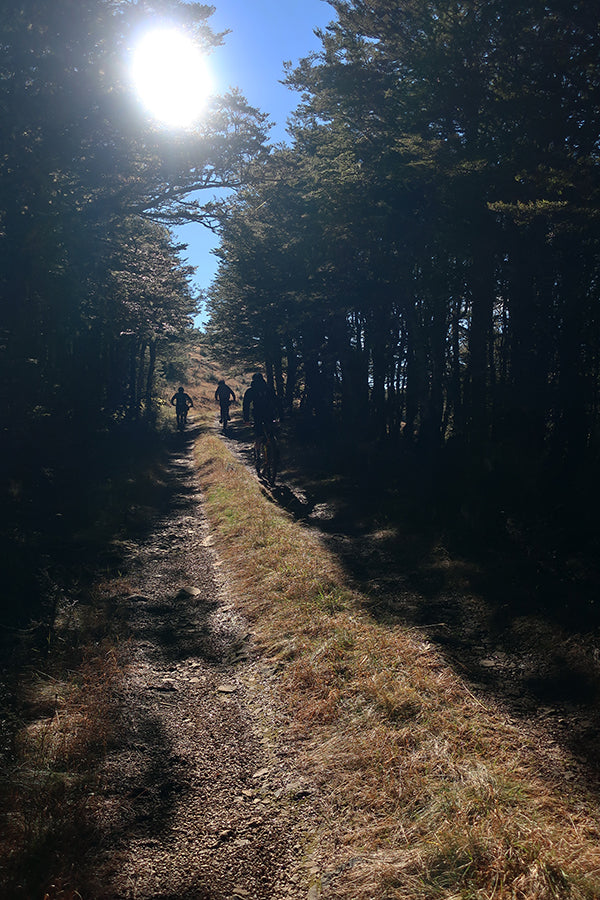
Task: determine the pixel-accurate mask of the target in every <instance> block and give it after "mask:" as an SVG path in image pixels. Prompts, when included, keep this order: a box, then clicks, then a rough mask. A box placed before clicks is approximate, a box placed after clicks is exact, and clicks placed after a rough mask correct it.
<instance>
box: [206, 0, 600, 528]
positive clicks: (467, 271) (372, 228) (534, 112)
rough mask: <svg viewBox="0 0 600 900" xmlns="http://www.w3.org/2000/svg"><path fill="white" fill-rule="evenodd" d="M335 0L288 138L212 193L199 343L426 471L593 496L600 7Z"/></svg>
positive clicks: (294, 73) (343, 430)
mask: <svg viewBox="0 0 600 900" xmlns="http://www.w3.org/2000/svg"><path fill="white" fill-rule="evenodd" d="M331 6H332V8H333V10H334V12H335V14H336V18H335V21H333V22H332V23H331V25H330V26H329V27H328V28H327V29H326V30H325V31H324V32H323V33H321V35H320V37H321V42H322V49H321V51H320V52H319V53H316V54H314V55H313V56H312V57H311V58H309V59H305V60H303V61H302V62H301V63H300V65H299V66H298V67H296V68H295V69H292V68H288V70H287V75H286V81H287V83H288V84H289V85H290V86H291V87H293V88H294V89H295V90H297V91H300V92H301V96H302V102H301V103H300V105H299V107H298V108H297V110H296V112H295V115H294V117H293V121H292V123H291V135H292V138H293V142H292V145H291V147H279V148H277V149H275V151H274V152H273V153H271V154H270V155H269V157H268V159H266V160H264V162H263V163H262V164H261V168H260V176H261V177H260V178H259V179H258V180H257V181H256V182H254V183H252V184H251V185H249V186H248V187H247V188H245V189H243V190H242V191H240V192H239V193H238V194H236V195H235V196H234V197H233V198H232V199H231V201H230V203H229V204H227V205H226V206H225V207H224V208H223V209H222V219H221V232H222V243H221V247H220V249H219V251H218V257H219V263H220V265H219V271H218V275H217V278H216V280H215V282H214V284H213V286H212V289H211V290H210V292H209V309H210V312H211V319H210V323H209V326H208V333H209V336H210V338H211V342H212V346H213V347H214V349H215V350H216V351H218V352H220V353H221V354H222V356H223V357H224V358H231V357H232V356H233V357H236V358H238V359H240V360H247V359H248V358H249V357H252V356H255V357H256V358H257V359H260V360H262V361H263V364H264V365H265V366H266V370H267V373H268V375H269V378H270V379H271V380H272V382H273V384H274V386H275V387H276V389H277V392H278V394H279V396H280V398H281V401H282V404H283V406H284V408H287V409H288V410H290V411H291V410H292V409H293V407H294V405H296V406H298V405H299V406H300V407H301V408H303V409H304V410H305V411H306V412H307V413H309V414H310V415H311V416H313V417H314V418H316V420H317V421H319V423H320V427H321V428H324V429H327V427H328V426H332V427H333V428H334V429H335V431H336V433H337V434H338V435H339V434H346V436H347V438H348V441H349V442H350V444H352V443H354V442H356V439H357V438H358V439H364V438H365V436H367V435H368V436H369V439H371V440H372V441H373V442H374V444H376V445H378V446H382V445H387V446H388V448H390V450H391V452H392V453H393V452H394V448H396V449H397V450H398V452H400V451H401V448H402V447H404V448H406V447H407V446H409V447H411V448H412V449H413V453H416V454H418V457H419V459H420V461H421V463H422V464H423V465H424V467H425V471H426V473H428V475H429V476H430V477H431V478H433V479H434V480H435V478H436V475H437V474H439V473H442V472H443V473H444V475H443V476H441V477H442V480H443V479H445V478H447V477H448V476H447V473H448V471H450V472H452V473H453V475H452V477H453V478H455V479H458V481H459V482H463V483H465V484H468V483H472V484H476V485H477V490H478V491H484V492H492V494H493V493H496V494H497V495H499V496H500V495H501V496H502V498H503V499H502V502H504V503H507V502H508V495H513V497H514V499H515V500H517V499H519V501H520V502H522V501H523V499H524V498H526V502H527V503H530V504H535V503H538V502H540V501H541V500H542V499H543V498H544V497H545V496H547V492H548V491H549V490H550V491H551V492H552V494H553V496H554V498H556V491H557V490H558V493H559V494H560V495H561V497H562V498H563V499H564V500H565V503H568V502H570V500H571V499H572V498H573V496H574V492H575V493H577V494H578V496H581V495H582V494H583V495H585V496H586V498H588V499H589V498H590V496H592V494H593V501H592V505H593V504H595V503H597V499H598V496H597V493H595V492H594V491H595V488H594V485H595V484H596V485H597V479H596V478H595V474H594V473H595V471H596V469H597V461H598V450H599V438H600V434H599V430H598V426H599V424H600V422H599V414H600V409H599V395H598V386H599V380H598V379H599V368H598V367H599V362H600V356H599V351H600V344H599V339H600V332H599V320H598V286H599V285H598V274H599V271H598V248H599V244H598V241H599V237H600V232H599V220H598V196H599V195H598V190H599V186H600V184H599V179H598V164H599V156H598V154H599V135H600V121H599V117H600V104H599V99H600V93H599V89H600V84H599V79H600V56H599V52H600V42H599V40H598V10H597V9H595V8H594V5H593V4H589V3H580V2H570V0H569V2H567V0H549V2H541V0H540V2H527V3H522V4H519V7H518V8H515V4H513V3H511V2H508V0H486V2H479V0H466V2H434V3H430V2H427V3H426V2H423V0H407V2H403V3H390V2H389V0H373V2H369V3H365V2H362V0H354V2H352V0H332V2H331ZM558 505H559V506H560V503H558ZM584 505H586V504H584ZM562 514H564V513H562Z"/></svg>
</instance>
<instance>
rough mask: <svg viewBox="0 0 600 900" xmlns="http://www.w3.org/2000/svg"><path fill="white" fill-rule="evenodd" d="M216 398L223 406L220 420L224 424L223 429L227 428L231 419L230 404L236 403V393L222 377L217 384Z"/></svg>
mask: <svg viewBox="0 0 600 900" xmlns="http://www.w3.org/2000/svg"><path fill="white" fill-rule="evenodd" d="M215 400H218V401H219V404H220V406H221V415H220V417H219V422H220V423H221V425H222V426H223V429H225V427H226V426H227V422H228V421H229V404H230V403H235V393H234V392H233V390H232V389H231V388H230V387H229V385H228V384H225V379H224V378H221V379H220V381H219V384H218V385H217V389H216V391H215Z"/></svg>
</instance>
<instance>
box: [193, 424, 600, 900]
mask: <svg viewBox="0 0 600 900" xmlns="http://www.w3.org/2000/svg"><path fill="white" fill-rule="evenodd" d="M195 454H196V461H197V463H198V467H199V473H200V479H201V482H202V485H203V489H204V493H205V498H206V511H207V515H208V517H209V520H210V523H211V525H212V528H213V534H214V538H215V543H216V546H217V548H218V552H219V554H220V556H221V558H222V559H223V561H224V562H225V563H226V565H227V570H228V573H229V576H230V578H231V581H232V584H233V586H234V588H235V590H234V594H235V595H236V596H237V597H238V598H239V603H240V606H241V608H242V609H243V611H244V613H245V615H246V616H247V617H248V618H249V619H250V620H251V621H252V622H253V628H254V631H255V634H256V637H257V640H258V641H259V643H260V645H262V650H263V653H264V655H265V656H267V657H268V658H270V659H271V660H274V661H277V664H278V666H277V667H278V671H279V676H278V678H279V682H278V684H279V691H280V695H281V698H282V702H283V703H284V704H285V706H286V708H287V709H288V710H289V711H290V715H291V731H292V733H293V734H294V735H295V736H296V737H297V738H299V739H301V741H299V743H298V748H299V750H298V753H299V759H300V764H301V765H302V766H303V767H304V769H305V771H306V773H307V775H308V776H309V777H310V778H311V779H312V780H313V781H314V783H315V784H318V785H319V786H320V795H321V797H322V798H323V804H324V813H323V822H322V823H321V825H319V826H315V827H318V831H319V833H318V837H317V838H316V839H315V848H316V849H315V851H314V855H313V861H314V860H315V859H316V860H317V861H318V863H319V864H320V867H321V868H322V871H323V875H322V880H321V881H322V887H323V888H325V887H326V888H327V892H328V893H327V894H326V896H329V897H335V898H347V900H375V898H376V900H384V898H385V900H438V898H440V900H458V898H461V900H467V898H473V900H551V898H552V900H558V898H560V900H567V898H569V900H592V898H593V897H598V896H600V877H599V873H600V847H599V844H598V837H599V836H600V820H599V817H598V812H597V809H596V808H595V806H594V804H593V799H592V798H591V797H590V796H588V795H587V794H586V792H585V790H584V789H581V790H578V789H577V788H576V786H575V785H572V784H571V790H570V791H566V790H565V785H566V784H570V783H569V782H566V781H565V780H564V766H565V765H566V762H567V761H566V760H565V759H564V758H561V759H557V770H556V774H555V775H552V776H551V775H548V774H544V771H545V772H546V773H547V772H548V771H550V768H549V767H548V766H547V765H546V767H545V770H544V771H542V769H541V760H542V758H543V753H544V750H543V748H542V750H541V751H540V749H539V748H538V747H537V746H536V743H535V741H534V740H533V739H532V738H529V737H528V736H527V735H526V734H524V733H523V732H522V730H521V729H520V728H519V726H518V724H517V723H516V722H514V721H511V720H510V719H509V718H508V717H507V716H506V715H504V714H503V712H502V710H501V709H500V708H499V707H497V706H496V705H495V704H493V703H491V702H486V703H484V702H483V701H482V700H480V699H478V698H477V697H475V696H474V695H473V693H472V692H471V690H470V689H469V687H468V686H467V685H466V684H465V683H464V682H463V680H462V679H461V678H460V677H459V676H458V675H457V674H456V672H454V671H453V670H452V669H451V668H450V667H449V666H448V665H447V664H446V663H445V661H444V660H443V659H442V658H441V657H440V656H439V654H438V652H437V651H436V650H435V648H434V647H432V646H431V645H430V644H429V643H428V642H427V641H426V640H425V639H424V638H423V636H422V635H421V634H420V633H419V632H418V630H413V629H410V628H405V627H402V626H399V625H397V624H392V623H389V622H388V623H382V622H379V623H378V622H376V621H375V620H373V619H372V618H371V617H370V616H369V615H368V613H367V609H368V603H367V598H363V597H361V596H360V595H358V594H356V593H355V592H353V591H352V590H351V589H350V588H349V587H348V584H347V581H346V578H345V574H344V571H343V569H342V567H341V566H340V564H339V563H338V561H337V560H336V559H335V558H333V556H332V555H331V554H330V553H329V552H328V551H327V550H326V548H325V547H324V545H323V543H322V542H321V541H320V539H319V536H318V534H317V533H315V532H313V531H311V530H310V529H308V528H306V527H304V526H302V525H301V524H299V523H298V522H296V521H294V520H293V519H292V518H291V517H290V516H289V515H288V513H286V512H284V511H283V510H282V509H280V508H279V507H278V506H277V505H276V504H275V503H273V502H272V500H271V499H270V498H269V496H268V495H265V493H264V491H263V490H262V488H261V485H260V483H259V482H258V480H257V479H256V478H255V477H254V476H253V474H252V473H251V472H250V471H249V470H247V469H246V468H245V467H244V466H242V465H241V464H240V463H238V462H237V461H235V459H234V458H233V457H232V455H231V454H230V453H229V451H228V450H227V448H226V447H225V445H224V444H223V443H222V442H221V441H219V440H218V438H216V437H214V436H210V435H206V436H202V437H201V438H200V440H199V441H198V442H197V445H196V448H195Z"/></svg>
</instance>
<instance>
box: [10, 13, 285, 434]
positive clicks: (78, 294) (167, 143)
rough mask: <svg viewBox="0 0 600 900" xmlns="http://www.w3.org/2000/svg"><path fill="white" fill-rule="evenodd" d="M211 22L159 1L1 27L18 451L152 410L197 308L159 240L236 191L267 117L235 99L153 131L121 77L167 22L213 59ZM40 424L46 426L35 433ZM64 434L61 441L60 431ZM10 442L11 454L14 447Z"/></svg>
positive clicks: (174, 258) (176, 259)
mask: <svg viewBox="0 0 600 900" xmlns="http://www.w3.org/2000/svg"><path fill="white" fill-rule="evenodd" d="M211 13H212V8H211V7H208V6H204V5H201V4H198V3H192V4H187V3H182V2H180V0H165V2H160V3H152V2H147V0H138V2H126V0H53V2H52V3H47V2H46V0H20V2H18V3H17V2H13V0H10V2H9V3H8V4H6V8H3V14H2V17H1V22H0V44H1V48H2V60H1V62H0V110H1V115H2V134H1V136H0V142H1V152H0V297H1V305H0V384H1V385H2V388H1V391H2V397H1V402H2V407H3V413H4V421H5V428H4V438H5V441H4V443H5V446H6V444H7V442H12V443H13V444H15V445H16V447H17V449H18V447H19V446H21V445H22V443H23V441H24V440H25V441H26V442H30V441H31V438H32V435H33V434H34V433H36V432H37V431H39V428H40V426H42V430H43V431H44V432H45V438H44V439H48V437H49V436H51V433H52V429H54V430H55V431H58V430H59V428H60V429H62V428H64V427H65V425H67V424H68V423H69V421H73V422H76V423H78V424H79V425H80V424H81V422H82V420H83V421H85V422H88V423H98V422H101V421H103V422H105V423H106V422H110V421H114V420H115V418H118V417H119V416H122V415H127V416H132V415H133V416H136V415H138V414H139V412H140V410H143V409H144V408H147V405H148V404H147V401H148V400H149V399H150V397H151V395H152V389H153V383H154V376H155V373H156V369H157V354H158V355H159V356H160V353H161V348H163V347H164V346H165V345H167V344H168V342H170V341H173V340H176V339H178V338H180V337H181V336H182V335H184V334H185V332H186V331H188V332H189V330H190V328H191V327H192V316H193V314H194V313H195V311H196V306H197V301H196V298H195V297H194V296H193V295H192V291H191V286H190V284H191V283H190V276H191V272H192V270H191V269H190V268H189V267H188V266H186V265H185V264H183V263H182V261H181V257H180V255H179V251H180V250H181V249H182V248H181V247H178V246H176V245H175V244H174V243H173V241H172V239H171V236H170V232H169V230H168V226H169V225H173V224H178V223H181V222H183V221H190V220H197V221H200V222H205V223H208V224H210V222H211V210H210V204H206V203H204V205H203V203H202V200H201V199H198V198H199V197H201V195H200V194H199V193H198V192H199V191H201V190H202V189H204V188H212V187H215V186H226V187H232V186H236V185H237V184H238V183H239V182H240V179H241V178H243V172H244V168H245V167H246V166H247V164H248V162H249V161H250V160H251V159H252V158H254V157H255V156H256V155H257V154H260V153H261V152H262V151H263V146H264V140H265V134H266V127H267V126H266V124H265V121H266V119H265V117H264V116H263V115H262V114H260V113H257V112H256V111H255V110H252V109H251V108H250V107H248V106H247V104H246V103H245V101H244V99H243V98H242V97H241V95H239V94H237V93H233V94H231V95H228V96H226V97H224V98H218V99H215V100H214V101H213V103H212V106H211V109H210V111H209V113H208V114H207V116H206V119H205V121H203V122H202V123H201V125H199V126H198V128H197V129H195V130H193V131H181V132H178V133H169V132H167V131H165V130H162V129H160V128H159V127H157V126H155V125H154V124H153V123H152V122H151V121H150V120H149V119H148V117H147V116H146V115H145V113H144V112H143V110H142V108H141V105H140V104H139V103H138V101H137V98H136V97H135V96H134V92H133V89H132V84H131V78H130V75H129V63H130V57H131V50H132V46H133V45H134V43H135V40H136V38H137V37H138V36H139V34H140V33H142V32H143V30H144V28H147V27H149V26H151V25H157V24H161V23H162V22H169V23H177V24H178V25H179V26H180V27H181V28H182V29H183V30H185V31H187V32H188V33H190V34H191V35H193V37H194V38H195V40H196V41H197V42H198V43H199V44H200V46H202V47H203V48H205V49H206V50H207V51H209V50H210V49H211V48H213V47H215V46H216V45H218V44H219V43H220V42H221V40H222V37H223V36H222V35H218V34H214V33H212V32H211V30H210V28H209V26H208V19H209V17H210V15H211ZM44 423H50V427H49V428H48V427H46V428H44V427H43V426H44ZM57 423H58V425H59V428H57V427H56V425H57ZM11 439H15V440H11Z"/></svg>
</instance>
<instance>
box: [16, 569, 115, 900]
mask: <svg viewBox="0 0 600 900" xmlns="http://www.w3.org/2000/svg"><path fill="white" fill-rule="evenodd" d="M111 587H114V585H113V584H112V583H106V584H105V585H104V588H105V590H106V591H107V590H110V589H111ZM104 599H106V598H103V597H102V596H99V595H97V594H96V593H95V594H94V596H90V597H89V598H88V601H87V602H81V603H77V604H66V603H65V604H64V605H62V606H61V607H59V609H58V611H57V617H56V622H55V627H54V630H53V641H54V643H53V644H52V646H50V647H49V648H48V653H47V654H46V655H45V658H42V659H39V658H35V657H39V656H40V654H37V653H32V657H33V658H32V664H31V666H30V667H27V668H26V669H25V670H24V671H22V672H21V673H20V679H19V685H18V688H17V693H18V699H17V702H16V704H15V707H14V713H13V716H14V717H15V719H16V721H15V722H14V740H13V754H12V759H11V765H10V766H9V767H7V768H6V769H5V771H4V772H3V778H2V781H1V800H2V809H3V813H4V817H3V820H4V827H3V830H2V832H1V833H0V882H2V883H3V888H4V893H3V894H2V896H3V897H13V896H14V897H32V898H33V897H44V896H48V897H51V898H59V897H64V898H67V900H69V898H75V897H78V896H79V894H78V893H77V891H76V890H75V889H74V888H73V887H72V886H70V885H69V882H71V885H72V882H73V880H75V881H77V880H78V873H79V871H80V869H81V867H82V866H83V865H84V861H85V860H86V858H88V857H89V854H90V852H91V851H92V850H93V848H94V847H95V846H96V845H97V841H98V834H97V830H96V823H95V821H94V816H93V812H92V810H91V807H90V797H92V796H93V795H94V791H95V790H96V789H97V777H98V776H97V772H98V769H99V765H100V764H101V761H102V759H103V757H104V755H105V754H106V752H107V751H109V750H110V749H111V747H112V746H114V744H115V742H117V741H118V739H119V729H120V703H119V700H118V693H119V687H120V684H121V682H122V678H123V674H124V665H125V664H124V660H123V658H122V657H123V654H122V650H123V649H124V645H123V646H122V647H121V648H120V647H119V645H118V643H117V642H116V641H115V634H114V623H112V624H110V626H109V621H110V619H111V617H112V613H113V611H112V609H111V605H110V604H105V603H104V602H103V600H104ZM100 633H103V634H104V635H107V636H105V637H104V638H103V639H102V640H99V639H98V635H99V634H100Z"/></svg>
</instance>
